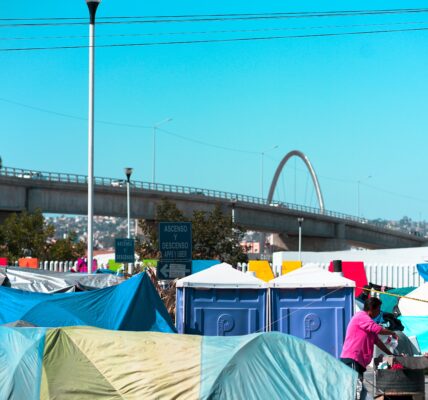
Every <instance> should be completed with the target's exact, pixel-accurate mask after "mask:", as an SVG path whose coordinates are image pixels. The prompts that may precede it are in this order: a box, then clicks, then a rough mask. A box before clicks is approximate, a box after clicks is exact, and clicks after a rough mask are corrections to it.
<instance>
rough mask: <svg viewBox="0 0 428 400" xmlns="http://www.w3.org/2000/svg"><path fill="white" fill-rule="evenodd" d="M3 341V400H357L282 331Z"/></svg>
mask: <svg viewBox="0 0 428 400" xmlns="http://www.w3.org/2000/svg"><path fill="white" fill-rule="evenodd" d="M0 342H1V343H2V363H3V364H4V365H7V368H0V382H1V385H0V398H2V399H11V398H13V399H36V398H51V399H53V398H58V399H61V400H75V399H76V398H84V399H97V400H107V399H113V398H115V399H178V398H180V399H182V398H186V399H211V400H219V399H222V400H231V399H245V400H258V399H263V398H266V399H298V398H300V399H338V398H340V399H341V400H354V398H355V390H356V383H357V377H358V375H357V373H356V372H355V371H353V370H352V369H351V368H349V367H347V366H346V365H345V364H343V363H342V362H341V361H339V360H336V359H335V358H334V357H332V356H330V354H328V353H326V352H325V351H323V350H321V349H320V348H318V347H316V346H314V345H312V344H310V343H307V342H305V341H304V340H302V339H299V338H297V337H294V336H292V335H285V334H283V333H280V332H266V333H256V334H252V335H243V336H232V337H223V336H211V337H210V336H199V335H173V334H167V333H160V332H120V331H111V330H103V329H95V328H92V327H66V328H55V329H49V328H48V329H45V328H6V327H0ZM272 360H275V362H272ZM290 371H292V372H290ZM261 377H262V378H261ZM261 379H263V384H260V382H261ZM338 382H340V384H337V383H338Z"/></svg>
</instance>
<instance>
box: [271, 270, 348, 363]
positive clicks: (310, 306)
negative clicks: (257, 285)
mask: <svg viewBox="0 0 428 400" xmlns="http://www.w3.org/2000/svg"><path fill="white" fill-rule="evenodd" d="M269 287H270V299H271V300H270V301H271V313H270V314H271V325H270V326H271V330H273V331H279V332H282V333H287V334H289V335H293V336H297V337H299V338H301V339H305V340H306V341H308V342H310V343H312V344H314V345H316V346H318V347H320V348H321V349H323V350H325V351H326V352H328V353H330V354H331V355H332V356H334V357H337V358H338V357H339V356H340V353H341V351H342V346H343V341H344V340H345V334H346V328H347V326H348V323H349V321H350V320H351V318H352V315H353V311H354V290H355V282H354V281H352V280H350V279H347V278H344V277H343V276H341V275H340V274H338V273H332V272H328V271H325V270H323V269H321V268H319V267H317V266H314V265H307V266H304V267H303V268H299V269H297V270H295V271H292V272H290V273H288V274H286V275H282V276H280V277H278V278H276V279H273V280H272V281H270V282H269Z"/></svg>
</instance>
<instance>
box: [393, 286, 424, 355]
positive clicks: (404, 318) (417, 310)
mask: <svg viewBox="0 0 428 400" xmlns="http://www.w3.org/2000/svg"><path fill="white" fill-rule="evenodd" d="M398 308H399V309H400V312H401V317H400V320H401V322H402V324H403V325H404V333H405V334H406V335H407V336H416V337H417V339H418V343H419V347H420V349H421V351H422V352H426V351H428V282H426V283H424V284H423V285H422V286H420V287H418V288H417V289H415V290H413V291H412V292H410V293H409V294H407V296H406V297H404V298H401V299H400V301H399V302H398Z"/></svg>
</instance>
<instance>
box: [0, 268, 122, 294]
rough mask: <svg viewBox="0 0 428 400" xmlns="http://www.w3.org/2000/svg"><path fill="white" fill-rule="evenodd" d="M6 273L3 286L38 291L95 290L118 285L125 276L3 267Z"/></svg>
mask: <svg viewBox="0 0 428 400" xmlns="http://www.w3.org/2000/svg"><path fill="white" fill-rule="evenodd" d="M1 275H5V276H6V277H7V279H5V280H4V282H3V286H7V287H12V288H14V289H21V290H26V291H29V292H38V293H58V292H74V291H75V290H76V289H77V290H93V289H101V288H104V287H109V286H112V285H117V284H118V283H120V282H122V281H123V278H120V277H118V276H113V275H104V274H92V275H88V274H76V273H68V272H51V271H43V270H34V269H25V268H1V269H0V285H1Z"/></svg>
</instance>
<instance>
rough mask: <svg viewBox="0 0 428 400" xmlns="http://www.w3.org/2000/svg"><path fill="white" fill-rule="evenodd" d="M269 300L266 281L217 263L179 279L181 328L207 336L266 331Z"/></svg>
mask: <svg viewBox="0 0 428 400" xmlns="http://www.w3.org/2000/svg"><path fill="white" fill-rule="evenodd" d="M266 302H267V283H266V282H263V281H262V280H260V279H258V278H256V277H255V276H253V275H252V274H250V273H244V272H241V271H238V270H236V269H234V268H232V266H231V265H229V264H226V263H223V264H217V265H214V266H212V267H210V268H208V269H205V270H204V271H201V272H198V273H196V274H193V275H190V276H187V277H185V278H183V279H180V280H178V281H177V303H176V314H175V316H176V326H177V330H178V332H179V333H187V334H196V335H207V336H236V335H247V334H249V333H254V332H264V331H265V330H266V318H267V313H266Z"/></svg>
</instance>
